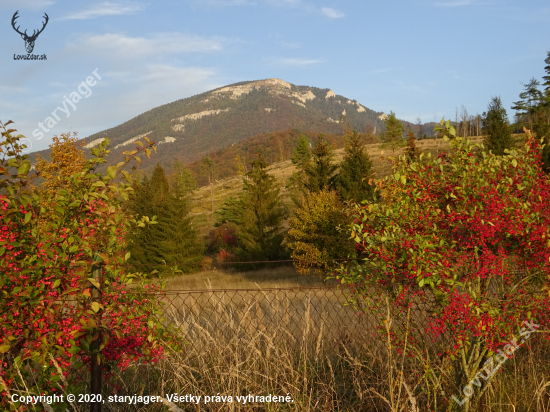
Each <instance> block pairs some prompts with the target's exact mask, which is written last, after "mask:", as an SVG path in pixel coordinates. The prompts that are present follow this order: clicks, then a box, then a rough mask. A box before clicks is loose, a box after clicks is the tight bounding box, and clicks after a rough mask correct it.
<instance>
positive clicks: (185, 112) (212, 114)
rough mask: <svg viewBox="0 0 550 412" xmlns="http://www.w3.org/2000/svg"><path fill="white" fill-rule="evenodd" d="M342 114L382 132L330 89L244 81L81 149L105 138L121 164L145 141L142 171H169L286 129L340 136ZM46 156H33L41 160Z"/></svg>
mask: <svg viewBox="0 0 550 412" xmlns="http://www.w3.org/2000/svg"><path fill="white" fill-rule="evenodd" d="M342 115H345V116H346V121H347V122H349V123H350V125H351V126H352V127H354V128H357V129H358V130H359V131H364V130H366V129H369V130H371V131H374V132H376V130H378V131H380V130H381V129H382V128H383V127H384V123H383V121H382V118H383V113H381V112H375V111H373V110H371V109H368V108H366V107H364V106H363V105H361V104H359V103H358V102H357V101H355V100H350V99H348V98H346V97H344V96H340V95H337V94H335V93H334V92H333V91H332V90H330V89H319V88H316V87H308V86H296V85H293V84H291V83H287V82H285V81H283V80H280V79H267V80H259V81H247V82H241V83H235V84H232V85H229V86H225V87H221V88H218V89H215V90H212V91H209V92H205V93H202V94H199V95H196V96H192V97H188V98H185V99H181V100H178V101H175V102H172V103H169V104H165V105H162V106H159V107H156V108H154V109H151V110H149V111H147V112H145V113H143V114H140V115H139V116H136V117H134V118H133V119H131V120H129V121H127V122H125V123H123V124H121V125H119V126H116V127H113V128H111V129H108V130H103V131H101V132H99V133H96V134H94V135H91V136H89V137H87V138H85V148H86V149H89V148H91V147H93V146H96V145H98V144H99V143H100V142H101V141H102V140H103V139H104V137H105V136H107V137H109V140H110V146H111V150H112V152H113V153H112V154H111V155H110V157H109V163H112V164H116V163H118V162H119V161H121V160H123V155H122V152H123V151H126V150H130V149H132V148H133V145H132V143H133V142H135V141H136V140H140V139H142V138H143V137H144V136H147V137H149V138H150V139H151V140H153V141H155V142H156V143H157V145H158V149H157V151H158V153H157V154H156V155H154V156H152V159H151V160H147V159H143V163H142V169H143V170H144V171H145V172H146V173H150V171H151V170H152V167H153V166H154V164H156V163H157V162H160V163H161V164H162V165H163V166H164V167H165V168H166V169H170V166H171V164H172V162H173V161H174V160H179V161H183V162H185V163H186V164H187V163H192V162H194V161H197V160H199V159H201V158H202V157H203V156H205V155H206V154H208V153H211V152H213V151H216V150H220V149H223V148H226V147H230V146H231V145H234V144H236V143H238V142H240V141H242V140H244V139H246V138H249V137H252V136H256V135H261V134H265V133H271V132H275V131H281V130H287V129H298V130H308V131H311V132H314V133H319V132H321V133H327V134H336V133H341V132H342V125H341V124H340V123H339V119H340V117H341V116H342ZM48 152H49V151H48V150H44V151H41V152H37V153H38V154H40V155H41V156H43V157H46V158H47V156H48ZM37 153H33V154H32V157H34V156H35V155H36V154H37Z"/></svg>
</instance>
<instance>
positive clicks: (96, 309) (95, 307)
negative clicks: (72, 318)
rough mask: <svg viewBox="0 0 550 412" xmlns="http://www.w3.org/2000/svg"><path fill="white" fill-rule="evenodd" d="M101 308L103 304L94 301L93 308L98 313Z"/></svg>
mask: <svg viewBox="0 0 550 412" xmlns="http://www.w3.org/2000/svg"><path fill="white" fill-rule="evenodd" d="M99 309H101V306H100V305H99V303H97V302H92V310H93V311H94V312H95V313H97V312H99Z"/></svg>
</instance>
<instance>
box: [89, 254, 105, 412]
mask: <svg viewBox="0 0 550 412" xmlns="http://www.w3.org/2000/svg"><path fill="white" fill-rule="evenodd" d="M101 260H102V259H101V257H100V256H99V255H98V254H96V255H95V256H94V261H101ZM101 274H102V263H97V264H93V265H92V277H93V278H94V279H95V280H96V281H97V283H98V284H99V286H100V287H99V288H96V287H95V286H93V287H92V298H93V300H94V301H96V302H99V301H100V300H101V282H102V276H101ZM100 310H101V309H100ZM99 313H100V312H98V314H99ZM96 323H97V322H96ZM97 335H98V337H97V338H96V339H95V340H94V341H92V343H91V344H90V354H91V355H90V362H91V381H90V388H91V395H92V396H94V395H96V396H95V398H96V399H97V397H98V396H101V365H100V363H99V359H98V355H99V348H100V346H101V341H102V339H101V329H97ZM101 404H102V402H92V403H91V407H90V412H101Z"/></svg>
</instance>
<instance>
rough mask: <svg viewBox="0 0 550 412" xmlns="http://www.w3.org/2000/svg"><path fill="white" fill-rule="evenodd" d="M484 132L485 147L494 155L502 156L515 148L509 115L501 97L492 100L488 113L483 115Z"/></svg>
mask: <svg viewBox="0 0 550 412" xmlns="http://www.w3.org/2000/svg"><path fill="white" fill-rule="evenodd" d="M483 130H484V133H485V145H486V146H487V148H488V149H489V150H491V151H492V152H493V154H495V155H499V156H502V155H504V150H505V149H511V148H512V147H513V145H514V141H513V138H512V132H511V131H510V124H509V122H508V115H507V114H506V109H505V108H504V107H503V106H502V101H501V100H500V97H499V96H495V97H493V98H492V99H491V102H490V103H489V107H488V111H487V113H484V114H483Z"/></svg>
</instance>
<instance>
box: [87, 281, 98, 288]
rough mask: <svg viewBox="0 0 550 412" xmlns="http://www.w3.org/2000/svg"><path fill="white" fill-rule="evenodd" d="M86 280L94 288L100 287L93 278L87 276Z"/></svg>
mask: <svg viewBox="0 0 550 412" xmlns="http://www.w3.org/2000/svg"><path fill="white" fill-rule="evenodd" d="M88 282H90V283H91V284H92V285H94V286H95V287H96V288H98V289H99V288H100V285H99V282H98V281H97V280H96V279H94V278H88Z"/></svg>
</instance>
